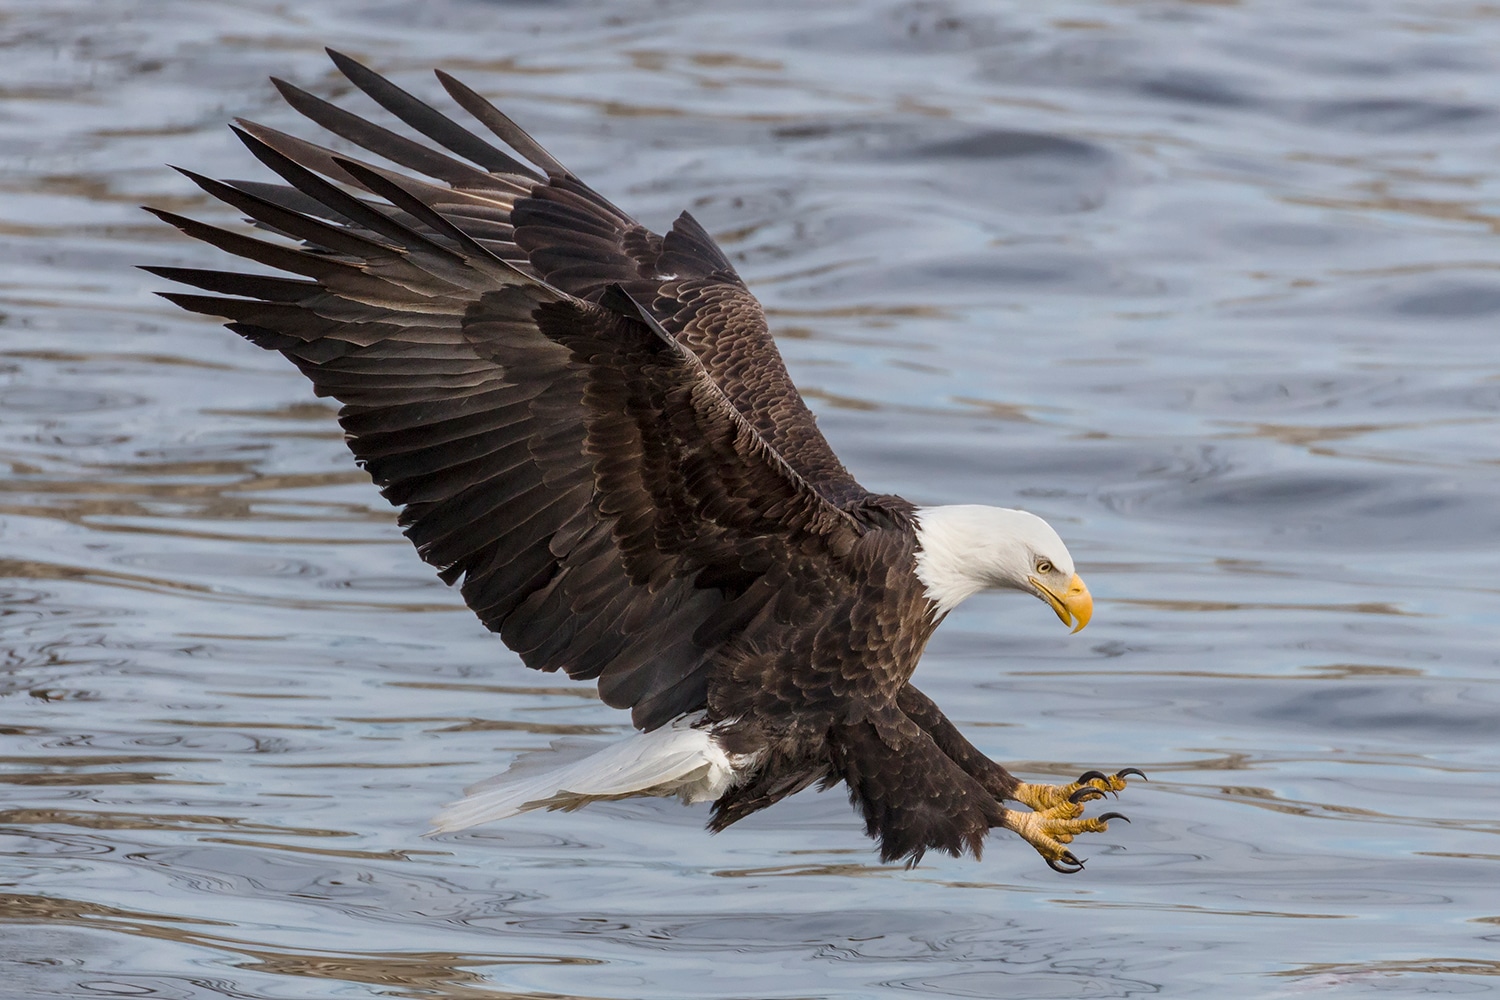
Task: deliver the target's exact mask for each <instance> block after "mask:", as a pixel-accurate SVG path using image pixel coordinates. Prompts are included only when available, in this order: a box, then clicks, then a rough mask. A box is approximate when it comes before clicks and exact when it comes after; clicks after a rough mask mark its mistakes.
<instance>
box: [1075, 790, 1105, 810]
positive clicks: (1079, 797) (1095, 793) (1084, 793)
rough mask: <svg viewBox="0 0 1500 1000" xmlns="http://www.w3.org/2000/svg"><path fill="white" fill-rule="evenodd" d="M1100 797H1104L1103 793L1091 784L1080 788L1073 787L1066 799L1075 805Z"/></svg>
mask: <svg viewBox="0 0 1500 1000" xmlns="http://www.w3.org/2000/svg"><path fill="white" fill-rule="evenodd" d="M1102 798H1104V793H1103V792H1101V791H1100V790H1099V789H1097V788H1095V787H1094V786H1093V785H1084V786H1083V787H1082V788H1075V789H1074V790H1073V794H1072V795H1069V796H1068V801H1069V802H1071V803H1073V804H1074V805H1075V806H1076V805H1077V804H1078V803H1080V802H1092V801H1094V800H1095V799H1102Z"/></svg>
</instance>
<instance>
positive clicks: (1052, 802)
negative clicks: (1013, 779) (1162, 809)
mask: <svg viewBox="0 0 1500 1000" xmlns="http://www.w3.org/2000/svg"><path fill="white" fill-rule="evenodd" d="M1132 774H1133V775H1136V776H1137V777H1139V778H1140V779H1141V780H1142V781H1145V780H1146V775H1145V773H1144V772H1143V771H1141V769H1140V768H1136V767H1127V768H1123V769H1122V770H1119V771H1116V772H1115V773H1114V774H1105V773H1104V772H1103V771H1085V772H1083V773H1082V774H1080V775H1079V776H1078V780H1077V781H1074V782H1072V783H1071V784H1067V785H1033V784H1031V783H1030V782H1026V781H1023V782H1021V783H1020V784H1019V785H1017V786H1016V791H1015V794H1014V795H1013V796H1012V798H1014V799H1015V800H1016V801H1017V802H1019V803H1021V804H1022V805H1025V806H1030V807H1031V808H1032V809H1034V810H1035V811H1037V812H1047V811H1048V810H1049V809H1055V808H1057V807H1058V806H1060V805H1063V804H1065V803H1066V804H1071V805H1077V804H1078V803H1080V802H1089V801H1091V800H1093V799H1102V798H1104V795H1105V793H1106V792H1119V791H1123V790H1124V788H1125V779H1126V777H1128V776H1129V775H1132ZM1073 815H1075V816H1076V815H1077V813H1073Z"/></svg>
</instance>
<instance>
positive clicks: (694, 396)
mask: <svg viewBox="0 0 1500 1000" xmlns="http://www.w3.org/2000/svg"><path fill="white" fill-rule="evenodd" d="M241 138H242V139H244V141H245V142H246V144H247V145H248V146H249V148H250V149H251V150H252V151H253V152H254V153H255V154H256V155H257V156H258V157H259V158H260V159H261V160H262V161H264V162H265V163H267V164H268V165H270V166H271V167H272V168H273V169H275V170H276V171H277V172H278V173H280V174H281V176H282V177H283V178H284V179H285V180H286V181H288V182H289V184H290V185H291V187H290V189H289V191H290V192H293V193H294V194H293V193H288V191H281V192H279V193H278V194H276V196H275V197H265V196H263V195H262V194H260V193H257V192H256V191H253V190H248V189H247V186H246V185H243V184H242V185H238V186H231V185H228V184H224V183H221V182H218V181H213V180H209V179H207V178H203V177H198V176H196V175H192V174H189V175H188V176H190V177H191V178H192V179H193V180H194V181H195V182H196V183H197V184H198V185H199V186H200V187H202V188H203V189H204V190H205V191H207V192H208V193H210V194H212V195H214V196H215V197H217V198H220V199H222V200H223V201H225V202H227V203H229V204H230V205H232V206H234V207H236V208H238V209H239V210H241V211H243V212H245V213H246V214H247V215H249V216H250V217H251V218H252V219H254V220H256V221H257V222H258V223H259V224H260V225H261V226H262V227H264V228H267V229H272V230H275V231H278V232H280V233H282V234H285V235H287V236H290V237H292V238H294V239H297V240H300V241H302V242H303V244H304V245H303V246H301V247H297V246H291V245H286V244H284V243H278V242H271V241H266V240H260V239H255V238H250V237H246V236H240V235H236V234H234V233H231V232H228V231H225V230H221V229H217V228H214V227H212V226H208V225H204V224H202V223H198V222H194V221H192V220H189V219H184V218H181V217H178V216H174V215H171V214H169V213H165V212H158V213H156V214H158V215H159V216H161V217H162V218H163V219H165V220H166V221H168V222H170V223H172V224H174V225H176V226H178V227H179V228H180V229H182V230H183V231H184V232H186V233H188V234H189V235H191V236H195V237H197V238H199V239H202V240H205V241H207V242H209V243H211V244H213V245H214V246H217V247H219V248H221V249H224V250H227V251H229V252H230V253H234V254H237V255H239V256H241V257H245V258H248V259H250V260H253V261H257V262H259V263H262V264H266V265H270V266H272V267H275V268H279V269H281V270H283V271H289V272H292V273H293V274H297V275H302V276H303V279H296V278H287V277H267V276H261V275H249V274H237V273H231V272H223V271H205V270H198V269H187V268H163V267H157V268H150V270H152V271H153V272H154V273H156V274H159V275H162V276H164V277H167V278H170V279H173V280H176V281H181V282H185V283H187V284H190V285H194V286H196V287H198V288H202V289H206V290H208V291H212V292H217V293H220V295H217V296H209V295H197V294H192V295H187V294H169V295H168V296H167V297H168V298H169V299H171V300H172V301H174V302H176V303H178V304H179V305H181V306H183V307H185V308H187V309H190V310H194V311H197V312H202V313H206V314H209V315H215V316H222V317H226V318H228V319H229V320H231V321H232V322H230V324H229V327H230V329H232V330H234V331H235V332H237V333H240V334H241V335H243V336H245V337H246V338H248V339H249V340H251V341H252V342H254V343H256V344H259V345H260V346H262V347H265V348H268V349H271V350H277V351H280V352H281V353H282V354H284V355H285V356H286V357H287V358H289V359H290V360H291V361H293V362H294V363H295V364H296V365H297V366H298V367H299V368H300V369H301V370H302V371H303V372H304V373H305V374H306V375H307V376H308V377H309V378H310V379H311V380H312V382H313V384H314V386H315V388H316V391H317V392H318V394H319V395H325V396H333V397H335V398H337V399H338V400H339V401H340V402H342V403H343V404H344V405H343V408H342V409H341V410H340V412H339V421H340V423H341V424H342V425H343V427H344V430H345V432H346V436H347V440H348V443H349V447H350V449H351V450H352V451H353V452H354V454H355V456H356V457H357V458H358V459H359V460H360V461H361V463H362V464H363V465H364V466H365V468H366V469H367V470H368V471H369V472H370V474H371V476H372V478H373V479H374V480H375V482H376V483H377V485H379V486H380V488H381V491H382V493H383V494H384V495H385V496H386V498H387V499H389V500H390V501H391V502H392V503H393V504H397V505H400V506H401V507H403V508H404V509H403V511H402V514H401V523H402V524H403V525H404V527H405V530H406V534H407V535H408V537H410V538H411V540H412V542H413V543H414V544H415V545H416V546H417V550H418V552H419V553H420V554H421V556H422V558H423V559H425V560H426V561H427V562H429V563H431V564H433V565H434V566H437V567H438V568H439V570H440V573H441V575H442V577H443V579H444V580H446V581H447V582H449V583H452V582H455V581H457V580H459V579H462V581H463V595H464V599H465V601H467V602H468V604H469V606H470V607H472V608H473V609H474V611H475V612H476V614H478V616H479V617H480V619H481V620H482V621H483V622H484V623H485V624H486V625H487V626H489V627H490V628H491V629H493V630H496V631H498V632H500V634H501V636H502V638H504V640H505V642H506V644H507V645H509V646H511V648H513V649H515V650H516V651H517V652H518V653H520V654H521V656H522V658H523V659H524V660H525V662H526V663H527V664H528V665H529V666H532V667H536V668H539V669H543V670H556V669H563V670H565V671H566V672H567V673H568V674H569V675H570V676H573V677H576V678H594V677H597V678H598V679H599V691H600V694H601V696H602V697H603V698H604V700H605V701H606V702H607V703H609V704H611V705H614V706H617V707H622V708H623V707H629V708H631V709H632V710H633V719H634V721H635V722H636V724H637V725H639V726H641V727H643V728H651V727H654V726H657V725H660V724H662V723H663V722H665V721H667V720H669V719H671V718H673V717H675V716H676V715H678V714H681V713H682V712H685V711H691V710H694V709H697V708H701V707H703V705H704V703H705V691H706V688H707V683H708V680H709V678H710V675H711V673H712V670H713V669H714V666H715V662H716V661H715V659H714V654H715V651H716V650H717V649H718V648H720V646H721V645H722V644H723V643H725V642H727V641H730V640H732V639H734V638H736V637H738V636H739V635H740V634H741V633H742V632H743V630H744V629H745V627H746V625H747V623H749V622H751V621H752V620H753V619H755V618H756V616H757V615H758V614H761V612H763V611H765V610H766V609H769V608H772V606H773V605H774V604H775V603H776V602H777V601H778V600H784V599H785V597H786V594H787V593H788V592H790V591H789V589H788V587H787V586H785V585H786V584H787V583H788V582H795V579H800V580H801V581H803V582H802V583H801V584H799V585H797V586H795V587H792V588H791V590H793V591H798V592H801V593H804V594H805V593H808V592H809V591H810V590H815V589H816V587H817V583H816V582H813V583H808V582H807V581H817V580H819V579H822V578H827V577H835V578H836V577H837V576H838V575H839V573H838V564H839V560H840V558H841V556H840V553H844V552H847V551H848V550H849V548H850V547H851V546H852V544H853V540H854V539H855V538H856V537H857V536H858V535H859V534H860V532H861V530H862V529H861V527H860V525H859V524H858V523H856V521H855V520H854V519H853V518H852V517H851V516H850V515H849V514H848V513H846V512H845V511H844V510H842V509H840V508H839V507H837V506H834V505H832V504H830V503H829V502H828V501H827V500H826V499H825V498H824V497H823V496H821V495H820V494H819V492H818V491H817V490H816V489H815V488H814V487H813V486H812V485H811V484H809V483H808V482H807V481H806V479H805V478H804V477H803V476H802V475H801V473H800V472H799V471H798V470H797V469H795V468H793V467H792V466H791V465H790V464H788V463H787V462H786V460H785V459H784V458H783V457H782V456H781V455H780V454H779V453H778V452H777V451H776V449H775V448H773V447H772V446H771V445H770V444H769V443H767V441H766V440H765V439H764V438H763V437H762V436H761V435H760V434H759V433H758V432H757V431H756V429H755V427H754V426H753V425H752V424H751V423H750V422H749V421H748V420H746V419H745V417H744V416H743V415H742V414H741V413H740V412H739V411H738V410H737V409H736V408H735V407H734V406H733V405H732V404H731V402H730V401H729V399H728V398H727V397H726V395H725V393H724V392H723V391H722V390H721V389H720V388H719V387H718V385H717V384H716V382H715V381H714V380H713V379H712V378H711V377H710V376H709V375H708V373H707V372H706V370H705V368H704V365H703V364H702V363H701V362H700V361H699V360H698V358H697V356H696V355H694V354H693V353H692V352H691V351H689V350H687V349H686V348H685V347H684V346H683V345H682V344H681V343H680V342H679V340H677V339H676V338H674V337H672V336H671V335H670V334H669V333H667V332H666V331H665V330H664V329H662V328H661V327H660V326H659V325H658V324H656V323H655V322H654V321H652V320H651V319H650V317H649V316H648V315H646V314H645V313H643V312H641V311H640V310H639V309H638V307H637V306H636V304H635V303H634V302H633V301H632V300H631V299H630V298H629V297H628V296H627V295H626V294H625V293H624V292H623V291H621V290H619V289H615V290H613V291H608V290H607V291H606V292H604V293H603V294H601V295H600V296H599V299H600V301H599V302H598V303H591V302H587V301H584V300H582V299H578V298H575V297H573V296H570V295H567V294H565V293H563V292H561V291H558V290H556V289H553V288H551V287H548V286H547V285H545V284H543V283H541V282H540V281H538V280H537V279H536V278H534V277H531V276H528V275H526V274H524V273H522V272H521V271H520V270H517V269H516V268H515V267H513V266H512V265H510V264H508V263H506V262H505V261H504V260H502V259H500V258H499V257H498V256H495V255H493V254H491V253H490V250H489V248H488V247H487V246H485V245H482V244H481V243H479V242H476V241H475V240H474V239H473V238H471V237H470V236H469V235H468V234H467V233H466V232H465V230H464V229H463V227H462V226H461V225H455V224H454V222H453V221H452V220H451V219H449V218H446V217H445V216H443V215H441V214H440V213H439V212H437V211H435V210H434V209H432V208H430V207H428V205H427V204H426V203H425V201H424V200H423V198H422V197H421V194H420V193H416V192H410V191H407V190H406V189H405V187H404V185H403V184H398V183H395V182H393V181H392V180H391V179H390V177H389V175H388V174H384V173H380V172H376V171H372V170H369V169H366V168H363V167H361V166H359V165H358V164H355V163H352V162H349V161H339V160H335V159H333V158H332V157H330V158H329V159H328V162H327V163H326V164H324V165H325V166H328V167H330V168H334V169H337V170H340V171H342V172H343V173H344V174H346V175H347V176H349V177H350V178H352V179H354V180H357V181H358V182H359V183H360V184H361V185H362V186H363V187H365V188H367V189H369V190H372V191H378V192H379V193H380V194H381V195H383V196H384V197H385V198H386V199H388V201H389V204H388V205H385V206H379V205H377V204H375V203H373V202H368V201H365V200H362V199H360V198H356V197H354V196H353V195H351V194H349V193H347V192H346V191H344V190H343V189H342V188H339V187H336V186H335V185H333V184H330V183H329V182H327V181H325V180H323V179H322V178H320V177H318V176H317V175H315V174H313V173H312V172H311V171H309V170H307V169H305V168H303V167H302V166H299V165H298V164H297V163H295V162H293V161H292V160H291V159H289V158H287V157H286V156H283V155H282V154H281V153H279V152H278V151H277V150H276V149H274V148H272V147H271V146H269V145H267V144H265V143H262V142H261V141H260V140H258V139H257V138H255V137H254V136H251V135H245V134H243V133H242V134H241ZM419 190H420V189H419ZM296 204H301V205H307V206H309V207H310V208H311V207H316V209H317V211H316V213H314V212H312V211H308V212H303V211H300V210H298V209H297V208H295V207H292V206H293V205H296ZM315 215H316V216H321V218H319V217H315ZM330 219H337V220H340V221H336V222H335V221H326V220H330ZM418 223H420V225H418ZM304 279H310V280H304ZM225 295H227V296H233V297H228V298H226V297H222V296H225ZM770 617H774V615H771V614H766V615H763V616H762V620H766V619H768V618H770Z"/></svg>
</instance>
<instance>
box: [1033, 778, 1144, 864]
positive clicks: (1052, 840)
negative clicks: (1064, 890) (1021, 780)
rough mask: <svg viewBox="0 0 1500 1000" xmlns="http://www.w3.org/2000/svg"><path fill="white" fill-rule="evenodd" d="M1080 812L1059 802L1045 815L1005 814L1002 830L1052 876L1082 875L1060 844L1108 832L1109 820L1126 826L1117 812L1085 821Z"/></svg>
mask: <svg viewBox="0 0 1500 1000" xmlns="http://www.w3.org/2000/svg"><path fill="white" fill-rule="evenodd" d="M1095 791H1098V789H1095ZM1100 794H1101V795H1102V794H1103V793H1102V792H1100ZM1082 812H1083V806H1082V805H1080V804H1078V803H1076V802H1062V803H1061V804H1059V805H1057V806H1054V807H1053V808H1052V809H1049V810H1046V811H1038V812H1029V813H1028V812H1015V811H1013V810H1012V811H1008V812H1006V814H1005V820H1004V823H1003V825H1004V826H1005V828H1006V829H1008V830H1014V831H1015V832H1016V833H1019V834H1020V835H1021V837H1022V838H1023V839H1024V840H1025V841H1026V843H1028V844H1030V845H1031V846H1032V847H1034V848H1036V852H1037V853H1038V854H1040V855H1041V856H1042V860H1043V861H1046V862H1047V867H1049V868H1051V869H1052V870H1053V871H1055V872H1061V873H1063V874H1064V875H1071V874H1073V873H1074V872H1080V871H1083V862H1082V861H1081V860H1079V859H1078V857H1076V856H1075V855H1074V854H1073V852H1072V851H1070V850H1068V849H1067V848H1066V847H1064V846H1063V845H1064V844H1067V843H1070V842H1072V840H1073V838H1074V837H1076V836H1077V835H1078V834H1080V833H1103V832H1104V831H1105V830H1108V829H1109V821H1110V820H1112V819H1123V820H1125V822H1127V823H1129V822H1130V820H1129V818H1128V817H1126V816H1123V815H1121V814H1120V813H1117V812H1108V813H1105V814H1104V815H1103V816H1091V817H1089V818H1088V819H1083V818H1082V817H1081V816H1080V815H1079V814H1080V813H1082Z"/></svg>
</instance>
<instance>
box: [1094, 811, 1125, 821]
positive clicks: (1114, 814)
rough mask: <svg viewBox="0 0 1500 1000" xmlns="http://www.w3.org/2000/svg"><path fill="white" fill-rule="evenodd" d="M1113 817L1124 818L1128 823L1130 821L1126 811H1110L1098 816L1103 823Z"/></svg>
mask: <svg viewBox="0 0 1500 1000" xmlns="http://www.w3.org/2000/svg"><path fill="white" fill-rule="evenodd" d="M1112 819H1123V820H1124V821H1125V822H1127V823H1129V822H1130V817H1129V816H1126V815H1125V814H1124V813H1115V812H1109V813H1105V814H1104V815H1103V816H1100V817H1098V820H1099V822H1101V823H1107V822H1109V821H1110V820H1112Z"/></svg>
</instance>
